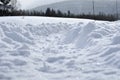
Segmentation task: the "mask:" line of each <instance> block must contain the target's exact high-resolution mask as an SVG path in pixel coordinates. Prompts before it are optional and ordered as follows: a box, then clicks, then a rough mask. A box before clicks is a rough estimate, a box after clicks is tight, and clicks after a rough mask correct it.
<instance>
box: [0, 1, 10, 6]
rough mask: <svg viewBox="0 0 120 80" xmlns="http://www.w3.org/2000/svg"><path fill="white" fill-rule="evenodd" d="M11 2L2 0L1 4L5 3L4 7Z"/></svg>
mask: <svg viewBox="0 0 120 80" xmlns="http://www.w3.org/2000/svg"><path fill="white" fill-rule="evenodd" d="M10 1H11V0H0V2H2V3H3V5H8V4H9V3H10Z"/></svg>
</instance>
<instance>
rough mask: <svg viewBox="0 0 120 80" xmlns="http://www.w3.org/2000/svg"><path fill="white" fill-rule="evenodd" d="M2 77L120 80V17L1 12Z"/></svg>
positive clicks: (16, 79) (4, 79) (0, 79)
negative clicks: (110, 19)
mask: <svg viewBox="0 0 120 80" xmlns="http://www.w3.org/2000/svg"><path fill="white" fill-rule="evenodd" d="M0 80H120V21H116V22H108V21H94V20H87V19H70V18H69V19H64V18H48V17H0Z"/></svg>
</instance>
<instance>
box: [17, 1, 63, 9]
mask: <svg viewBox="0 0 120 80" xmlns="http://www.w3.org/2000/svg"><path fill="white" fill-rule="evenodd" d="M19 1H20V3H21V8H22V9H30V8H34V7H37V6H40V5H45V4H50V3H55V2H60V1H65V0H19Z"/></svg>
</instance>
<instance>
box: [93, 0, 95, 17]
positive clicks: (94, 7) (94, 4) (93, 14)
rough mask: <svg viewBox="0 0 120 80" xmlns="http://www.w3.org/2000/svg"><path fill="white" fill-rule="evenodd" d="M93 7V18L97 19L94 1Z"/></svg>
mask: <svg viewBox="0 0 120 80" xmlns="http://www.w3.org/2000/svg"><path fill="white" fill-rule="evenodd" d="M92 6H93V18H94V19H95V2H94V0H92Z"/></svg>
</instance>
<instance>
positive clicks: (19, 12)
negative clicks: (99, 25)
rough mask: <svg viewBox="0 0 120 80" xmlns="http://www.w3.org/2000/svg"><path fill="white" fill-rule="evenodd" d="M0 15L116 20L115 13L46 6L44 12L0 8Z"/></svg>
mask: <svg viewBox="0 0 120 80" xmlns="http://www.w3.org/2000/svg"><path fill="white" fill-rule="evenodd" d="M0 16H48V17H63V18H84V19H94V20H107V21H115V20H118V18H117V17H116V15H111V14H104V13H99V14H96V15H93V14H90V13H89V14H84V13H83V14H73V13H71V12H70V11H67V12H66V13H64V12H62V11H60V10H54V9H50V8H47V10H46V11H45V12H43V11H40V12H38V11H32V10H9V9H8V10H3V9H0Z"/></svg>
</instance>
